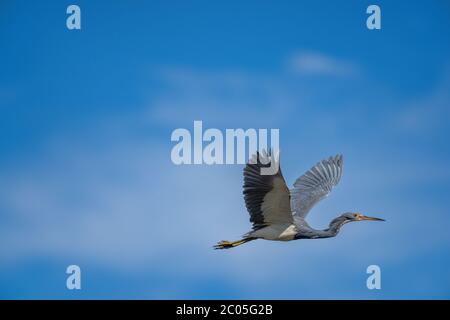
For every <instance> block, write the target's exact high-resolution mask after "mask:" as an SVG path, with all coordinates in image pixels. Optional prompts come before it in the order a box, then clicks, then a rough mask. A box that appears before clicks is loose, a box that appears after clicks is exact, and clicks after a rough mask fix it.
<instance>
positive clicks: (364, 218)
mask: <svg viewBox="0 0 450 320" xmlns="http://www.w3.org/2000/svg"><path fill="white" fill-rule="evenodd" d="M360 219H361V220H370V221H386V220H384V219H381V218H375V217H368V216H363V215H361V217H360Z"/></svg>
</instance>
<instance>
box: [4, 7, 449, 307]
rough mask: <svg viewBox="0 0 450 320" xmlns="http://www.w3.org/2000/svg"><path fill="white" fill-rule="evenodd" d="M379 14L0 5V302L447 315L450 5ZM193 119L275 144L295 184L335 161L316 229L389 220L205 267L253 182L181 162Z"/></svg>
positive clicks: (243, 250) (237, 222)
mask: <svg viewBox="0 0 450 320" xmlns="http://www.w3.org/2000/svg"><path fill="white" fill-rule="evenodd" d="M373 3H376V4H378V5H379V6H380V7H381V12H382V29H381V30H379V31H369V30H368V29H367V28H366V26H365V21H366V17H367V15H366V13H365V11H366V8H367V6H368V5H369V4H372V2H368V1H314V2H313V1H309V2H303V1H295V2H294V1H146V2H145V1H135V2H133V4H131V3H130V2H127V1H114V2H112V3H111V2H108V3H107V4H106V3H105V2H104V1H77V2H76V4H78V5H79V6H80V7H81V12H82V30H79V31H69V30H67V28H66V25H65V19H66V17H67V15H66V13H65V11H66V8H67V6H68V5H69V4H72V2H65V1H36V2H33V3H30V2H29V1H2V3H1V4H0V45H1V50H0V114H1V117H0V221H1V223H0V243H1V245H0V298H7V299H11V298H32V299H39V298H68V299H70V298H125V299H128V298H139V299H154V298H207V299H211V298H255V299H256V298H290V299H297V298H302V299H308V298H327V299H329V298H343V299H347V298H356V299H361V298H368V299H378V298H387V299H391V298H400V299H404V298H426V299H429V298H449V297H450V275H449V274H448V269H449V264H450V236H449V232H448V225H449V224H450V212H449V209H448V206H449V200H448V194H449V192H450V170H449V167H448V163H449V160H450V150H449V144H448V142H447V140H448V136H449V134H450V127H449V123H448V121H449V117H450V90H449V88H450V43H449V41H448V39H449V36H450V19H449V18H450V6H449V4H448V2H446V1H413V2H412V1H395V2H394V1H376V2H373ZM194 120H202V121H203V124H204V127H205V128H208V127H213V128H219V129H221V130H224V129H226V128H240V127H242V128H279V129H280V145H281V154H282V156H281V157H282V160H281V161H282V168H283V173H284V176H285V179H286V180H287V183H288V184H289V185H291V184H292V183H293V182H294V180H295V179H296V178H297V177H298V176H300V175H301V174H302V173H303V172H304V171H305V170H307V169H309V167H311V165H313V164H314V163H315V162H316V161H318V160H320V159H322V158H325V157H328V156H330V155H334V154H336V153H342V154H343V155H344V159H345V160H344V162H345V168H344V175H343V178H342V180H341V182H340V184H339V186H338V187H337V188H336V189H335V190H334V191H333V193H332V195H331V196H330V197H329V198H328V199H326V200H325V201H323V203H320V204H319V205H318V206H317V207H316V208H315V209H314V211H313V212H312V213H311V215H310V221H311V224H312V225H313V226H314V227H317V228H324V227H326V226H327V224H328V222H329V221H330V220H331V219H332V218H334V217H335V216H337V215H339V214H340V213H342V212H346V211H361V212H363V213H367V214H369V215H374V216H379V217H383V218H385V219H386V220H387V222H386V223H384V224H379V223H377V224H375V223H354V224H350V225H346V226H344V227H343V230H342V232H341V234H340V235H339V236H338V237H337V238H335V239H327V240H317V241H306V240H305V241H293V242H288V243H277V242H268V241H255V242H252V243H249V244H246V245H245V246H242V247H239V248H236V249H234V250H229V251H226V252H223V251H214V250H211V246H212V245H213V244H214V243H215V242H216V241H218V240H222V239H235V238H238V237H239V236H240V235H241V234H243V233H245V232H246V231H248V229H249V227H250V224H249V222H248V215H247V212H246V210H245V207H244V204H243V199H242V196H241V186H242V166H240V165H226V166H225V165H224V166H175V165H173V164H172V162H171V160H170V150H171V148H172V147H173V145H174V144H173V143H172V142H171V141H170V135H171V132H172V131H173V130H174V129H176V128H188V129H192V126H193V121H194ZM70 264H77V265H79V266H80V267H81V270H82V290H80V291H75V292H74V291H69V290H67V289H66V287H65V280H66V276H67V275H66V274H65V269H66V267H67V266H68V265H70ZM370 264H377V265H379V266H380V267H381V270H382V289H381V290H378V291H377V290H375V291H370V290H368V289H367V288H366V278H367V274H366V273H365V271H366V268H367V266H368V265H370Z"/></svg>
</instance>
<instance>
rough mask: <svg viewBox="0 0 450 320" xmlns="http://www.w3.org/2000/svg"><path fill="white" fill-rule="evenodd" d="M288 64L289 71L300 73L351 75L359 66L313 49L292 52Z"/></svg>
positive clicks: (354, 73)
mask: <svg viewBox="0 0 450 320" xmlns="http://www.w3.org/2000/svg"><path fill="white" fill-rule="evenodd" d="M288 66H289V69H290V71H292V72H294V73H298V74H302V75H321V76H353V75H356V74H357V73H358V72H359V68H358V67H357V66H356V65H355V64H353V63H351V62H349V61H346V60H342V59H339V58H336V57H333V56H331V55H327V54H324V53H321V52H314V51H300V52H297V53H296V54H294V55H293V56H292V57H291V58H290V60H289V62H288Z"/></svg>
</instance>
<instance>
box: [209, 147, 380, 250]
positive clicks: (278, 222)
mask: <svg viewBox="0 0 450 320" xmlns="http://www.w3.org/2000/svg"><path fill="white" fill-rule="evenodd" d="M271 161H277V162H278V166H277V168H278V171H277V172H276V173H275V174H272V175H262V174H261V168H264V167H269V166H270V165H271ZM342 169H343V157H342V155H340V154H338V155H336V156H334V157H329V158H328V159H324V160H322V161H319V162H318V163H317V164H316V165H314V166H313V167H312V168H311V169H309V170H308V171H306V172H305V173H304V174H303V175H302V176H300V177H299V178H298V179H297V180H296V181H295V183H294V188H293V189H291V190H289V189H288V187H287V185H286V182H285V180H284V178H283V174H282V173H281V168H280V167H279V160H278V159H277V157H275V154H274V152H272V151H270V150H269V151H268V152H266V151H264V150H262V151H261V152H256V154H254V155H253V156H252V157H251V160H250V161H248V162H247V164H246V166H245V168H244V186H243V189H244V190H243V194H244V200H245V206H246V208H247V211H248V213H249V214H250V222H251V223H252V224H253V227H252V230H251V231H250V232H248V233H246V234H244V236H243V237H242V239H240V240H237V241H226V240H224V241H220V242H218V243H217V244H216V245H215V246H214V248H215V249H230V248H234V247H237V246H240V245H242V244H244V243H247V242H249V241H253V240H257V239H264V240H274V241H290V240H299V239H321V238H331V237H335V236H337V235H338V233H339V231H340V230H341V227H342V226H343V225H344V224H346V223H349V222H355V221H366V220H367V221H385V220H384V219H380V218H375V217H369V216H365V215H363V214H361V213H359V212H345V213H343V214H341V215H340V216H338V217H337V218H335V219H333V220H331V222H330V224H329V226H328V228H326V229H324V230H317V229H314V228H312V227H311V226H310V225H309V224H308V222H307V221H306V220H305V218H306V216H307V215H308V213H309V211H310V210H311V208H312V207H313V206H314V205H315V204H316V203H318V202H319V201H320V200H322V199H324V198H325V197H327V196H328V195H329V194H330V192H331V190H332V189H333V188H334V187H335V186H336V185H337V184H338V183H339V181H340V179H341V176H342Z"/></svg>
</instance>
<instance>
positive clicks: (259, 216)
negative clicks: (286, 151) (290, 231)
mask: <svg viewBox="0 0 450 320" xmlns="http://www.w3.org/2000/svg"><path fill="white" fill-rule="evenodd" d="M271 161H278V160H277V159H276V157H275V156H273V153H271V152H269V153H266V152H265V151H262V152H261V153H259V152H258V153H257V154H255V155H253V157H252V160H251V161H249V163H247V165H246V167H245V168H244V199H245V206H246V207H247V210H248V212H249V213H250V222H252V223H253V228H254V229H258V228H261V227H263V226H267V225H270V224H275V223H292V222H293V217H292V211H291V206H290V202H289V189H288V187H287V186H286V182H285V181H284V178H283V175H282V174H281V169H279V170H278V171H277V173H276V174H273V175H261V168H264V167H270V166H271Z"/></svg>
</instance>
